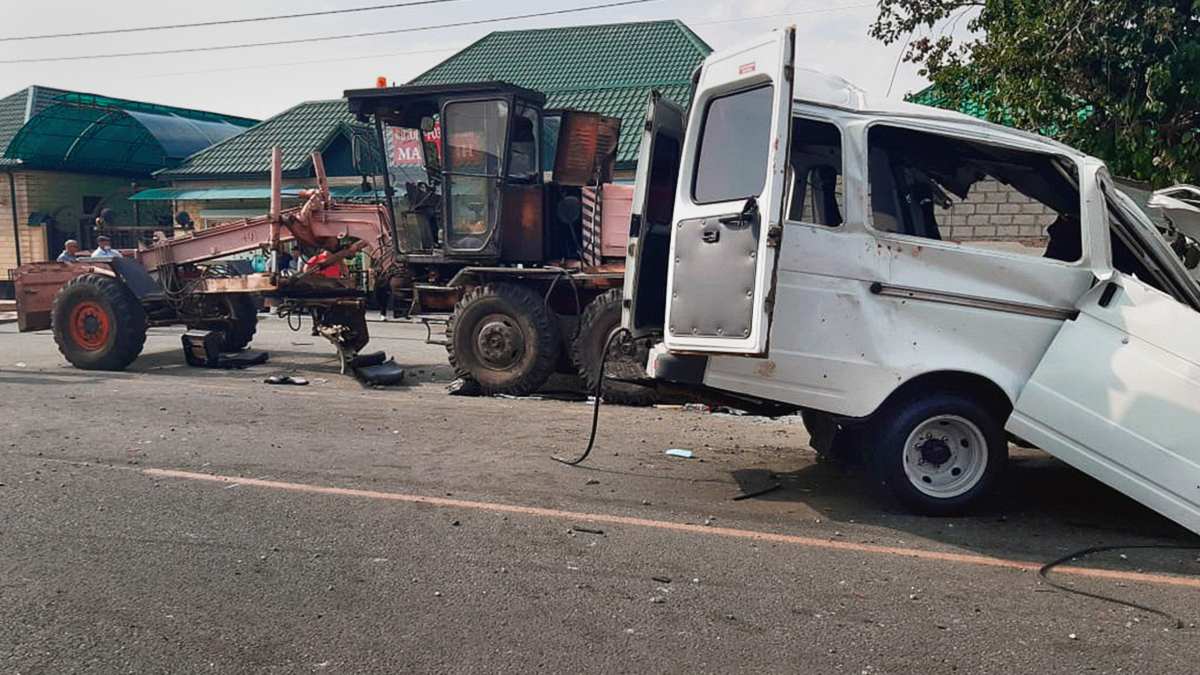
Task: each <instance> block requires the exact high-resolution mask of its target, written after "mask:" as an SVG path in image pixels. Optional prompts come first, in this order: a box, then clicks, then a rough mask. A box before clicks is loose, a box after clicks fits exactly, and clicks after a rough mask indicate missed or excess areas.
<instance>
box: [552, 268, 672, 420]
mask: <svg viewBox="0 0 1200 675" xmlns="http://www.w3.org/2000/svg"><path fill="white" fill-rule="evenodd" d="M620 326H621V291H620V290H619V289H612V290H610V291H607V292H605V293H602V294H601V295H598V296H596V298H595V299H594V300H592V301H591V302H590V303H588V305H587V307H585V308H584V310H583V316H582V317H581V318H580V320H579V335H577V336H576V337H575V341H574V342H573V343H572V345H571V358H572V360H573V361H574V362H575V368H576V369H577V370H578V371H579V375H580V377H582V378H583V380H584V382H585V383H587V389H588V391H592V390H593V389H595V388H596V383H597V382H599V381H600V380H601V376H602V375H603V373H602V372H601V370H600V369H601V365H600V357H601V356H603V353H604V346H605V345H606V344H607V343H608V338H609V336H610V335H612V333H613V331H614V330H616V329H617V328H619V327H620ZM647 357H648V352H647V350H646V349H645V348H643V347H638V348H636V349H634V350H633V353H632V354H627V353H623V352H621V351H620V350H618V349H617V348H616V345H614V346H613V348H612V349H611V350H610V351H609V354H608V364H609V366H610V368H608V370H609V373H610V377H608V378H604V384H603V386H602V387H601V389H600V395H601V396H603V397H604V400H605V401H606V402H608V403H620V404H622V405H637V406H645V405H651V404H653V403H654V401H655V396H654V390H653V389H651V388H650V387H643V386H641V385H637V384H632V383H630V382H621V381H618V380H614V379H612V377H611V373H612V372H613V370H616V371H618V372H620V371H625V372H639V373H642V374H643V375H644V372H643V371H642V369H643V368H645V365H646V358H647Z"/></svg>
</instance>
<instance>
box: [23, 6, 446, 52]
mask: <svg viewBox="0 0 1200 675" xmlns="http://www.w3.org/2000/svg"><path fill="white" fill-rule="evenodd" d="M462 1H463V0H415V1H414V2H395V3H391V4H387V5H371V6H369V7H350V8H347V9H329V10H324V11H320V12H301V13H297V14H276V15H275V16H259V17H251V18H246V19H224V20H221V21H202V22H197V23H176V24H169V25H166V26H142V27H139V28H110V29H106V30H91V31H82V32H79V33H55V34H53V35H19V36H13V37H0V42H17V41H19V40H50V39H53V38H68V37H87V36H91V35H115V34H118V33H143V32H146V31H152V30H175V29H178V28H206V27H209V26H229V25H232V24H238V23H257V22H260V21H282V20H284V19H301V18H304V17H309V16H330V15H332V14H352V13H355V12H375V11H379V10H382V9H396V8H399V7H416V6H418V5H440V4H442V3H446V2H462Z"/></svg>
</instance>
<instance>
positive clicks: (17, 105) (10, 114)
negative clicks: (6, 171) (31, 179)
mask: <svg viewBox="0 0 1200 675" xmlns="http://www.w3.org/2000/svg"><path fill="white" fill-rule="evenodd" d="M66 93H68V92H66V91H63V90H62V89H51V88H50V87H26V88H25V89H22V90H21V91H18V92H17V93H15V94H12V95H10V96H5V97H4V98H0V155H2V154H3V152H2V150H3V149H4V148H7V147H8V143H9V141H11V140H12V139H13V136H16V135H17V132H18V131H20V130H21V127H22V126H24V125H25V123H26V122H28V121H29V118H30V117H32V116H34V115H36V114H38V113H40V112H42V111H43V110H45V109H46V108H48V107H50V105H51V104H52V103H53V101H54V98H55V97H57V96H61V95H62V94H66ZM7 164H20V161H19V160H15V159H7V158H4V157H0V166H4V165H7Z"/></svg>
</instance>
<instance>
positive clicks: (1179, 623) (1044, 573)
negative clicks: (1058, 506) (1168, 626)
mask: <svg viewBox="0 0 1200 675" xmlns="http://www.w3.org/2000/svg"><path fill="white" fill-rule="evenodd" d="M1134 549H1174V550H1178V551H1195V550H1200V546H1186V545H1185V546H1176V545H1173V544H1134V545H1129V546H1093V547H1091V548H1085V549H1083V550H1082V551H1076V552H1074V553H1072V554H1070V555H1065V556H1063V557H1061V558H1059V559H1058V560H1055V561H1054V562H1049V563H1046V564H1045V565H1042V568H1041V569H1039V570H1038V576H1040V577H1041V578H1042V580H1043V581H1045V582H1046V583H1047V584H1049V585H1051V586H1053V587H1055V588H1057V589H1058V590H1060V591H1066V592H1067V593H1074V594H1076V595H1082V596H1085V597H1088V598H1093V599H1096V600H1103V601H1104V602H1112V603H1115V604H1118V605H1124V606H1126V607H1132V608H1134V609H1140V610H1142V611H1143V612H1149V613H1150V614H1155V615H1158V616H1161V617H1163V618H1164V619H1167V620H1169V621H1172V622H1174V623H1175V627H1176V628H1183V626H1184V624H1183V620H1182V619H1180V618H1179V617H1177V616H1175V615H1173V614H1170V613H1168V612H1164V611H1163V610H1161V609H1156V608H1154V607H1149V606H1147V605H1142V604H1139V603H1136V602H1131V601H1129V600H1122V599H1120V598H1114V597H1112V596H1108V595H1104V594H1102V593H1093V592H1091V591H1081V590H1079V589H1078V588H1071V587H1070V586H1066V585H1063V584H1060V583H1058V582H1055V581H1052V580H1051V579H1050V577H1049V576H1048V574H1049V572H1050V570H1052V569H1054V568H1055V567H1058V566H1059V565H1061V564H1063V563H1067V562H1071V561H1072V560H1077V559H1079V558H1084V557H1087V556H1089V555H1092V554H1095V553H1105V552H1108V551H1123V550H1134Z"/></svg>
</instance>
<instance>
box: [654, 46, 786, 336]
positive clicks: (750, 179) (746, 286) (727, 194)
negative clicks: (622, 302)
mask: <svg viewBox="0 0 1200 675" xmlns="http://www.w3.org/2000/svg"><path fill="white" fill-rule="evenodd" d="M794 52H795V29H794V28H787V29H786V30H782V31H776V32H774V33H769V34H767V35H765V36H762V37H759V38H756V39H754V40H751V41H750V42H747V43H743V44H741V45H738V46H736V47H731V48H729V49H722V50H720V51H717V52H713V53H712V54H710V55H709V56H708V58H707V59H705V60H704V65H703V67H702V69H701V71H700V78H699V81H698V83H697V85H696V93H695V97H694V99H693V102H692V108H691V111H690V113H689V116H690V119H689V121H688V125H687V134H686V137H685V141H684V153H683V156H684V161H683V165H682V168H681V171H680V180H679V189H678V191H677V193H676V200H675V211H674V214H673V218H674V221H675V223H674V227H673V228H672V229H671V254H670V265H669V266H668V268H667V269H668V275H667V320H666V324H667V325H666V331H665V342H666V345H667V347H668V348H669V349H672V350H681V351H691V352H706V353H712V354H749V355H754V354H765V353H766V351H767V337H768V329H769V321H770V315H771V307H770V297H771V295H772V294H771V290H772V289H771V285H772V283H773V281H774V279H773V276H774V272H775V257H776V253H777V252H778V245H779V236H780V232H781V227H782V216H783V199H784V191H785V181H784V173H785V170H786V168H787V161H788V134H789V131H790V129H791V107H792V74H793V68H792V62H793V58H794Z"/></svg>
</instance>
